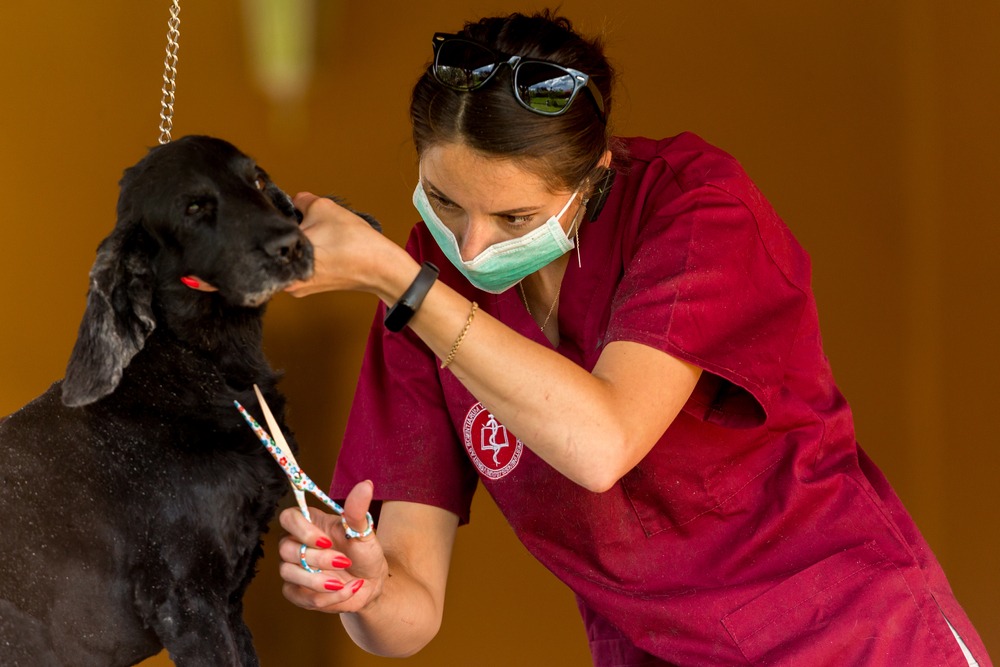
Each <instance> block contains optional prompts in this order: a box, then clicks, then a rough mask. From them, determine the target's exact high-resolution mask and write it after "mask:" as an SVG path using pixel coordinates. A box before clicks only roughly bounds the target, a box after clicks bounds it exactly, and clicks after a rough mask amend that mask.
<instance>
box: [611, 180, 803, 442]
mask: <svg viewBox="0 0 1000 667" xmlns="http://www.w3.org/2000/svg"><path fill="white" fill-rule="evenodd" d="M716 166H717V165H716ZM723 166H724V167H726V168H728V170H729V171H730V172H731V174H730V176H729V177H725V176H724V177H722V178H719V179H717V180H716V181H714V182H711V183H706V182H704V181H702V182H697V179H694V177H693V176H692V175H691V174H690V173H677V172H675V171H674V170H673V169H671V168H670V166H669V165H665V166H662V171H661V176H660V177H659V178H658V179H656V181H655V182H653V183H649V184H646V185H645V187H646V190H645V191H642V190H641V189H640V191H639V192H638V193H637V196H638V197H639V198H640V199H641V200H644V201H645V204H644V205H643V206H642V207H641V209H642V210H641V213H638V214H635V215H633V217H632V219H631V220H630V221H629V223H628V225H627V228H628V229H627V231H626V237H627V238H625V239H624V240H623V248H624V251H623V254H624V255H625V257H624V265H623V274H624V275H623V278H622V280H621V282H620V284H619V286H618V290H617V292H616V294H615V297H614V302H613V305H612V316H611V321H610V324H609V329H608V336H607V339H608V340H609V341H610V340H631V341H635V342H639V343H643V344H646V345H649V346H651V347H655V348H657V349H660V350H663V351H664V352H666V353H667V354H670V355H671V356H674V357H677V358H679V359H682V360H684V361H687V362H688V363H691V364H694V365H696V366H699V367H700V368H702V369H703V370H704V371H706V373H703V375H702V379H701V380H700V381H699V384H698V387H697V388H696V389H695V392H694V394H693V396H692V398H691V400H689V401H688V404H687V405H686V406H685V408H684V409H685V411H686V412H688V413H689V414H692V415H693V416H695V417H697V418H699V419H702V420H705V421H710V422H713V423H716V424H719V425H723V426H730V427H753V426H758V425H760V424H762V423H763V422H764V420H765V419H766V417H767V414H768V411H769V409H770V407H771V405H772V403H773V401H774V398H775V396H776V393H777V392H779V391H780V388H781V386H782V379H783V377H784V367H783V364H784V362H785V360H786V358H787V355H788V354H789V353H790V350H791V347H792V345H793V342H794V339H795V335H796V331H797V330H798V328H799V324H800V320H801V319H802V314H803V311H804V306H805V304H806V301H807V300H806V298H805V294H804V290H803V288H802V287H801V285H802V284H803V281H804V283H805V284H808V259H807V258H806V257H805V253H804V251H802V250H801V248H800V247H799V246H798V244H797V243H796V242H795V241H794V239H793V238H792V237H791V234H790V233H789V232H788V230H787V228H786V227H785V225H784V223H782V222H781V220H780V219H779V218H778V217H777V215H776V214H775V213H774V211H773V209H771V207H770V205H769V204H768V203H767V202H766V201H765V200H764V198H763V196H762V195H761V194H760V193H759V192H758V191H757V190H756V188H755V187H754V186H753V184H752V183H750V182H749V179H748V178H746V177H745V175H743V174H742V171H741V170H738V167H737V168H734V167H733V166H732V165H730V164H724V165H723ZM702 169H703V170H704V167H702ZM691 171H695V170H694V169H691ZM706 171H711V169H707V170H706ZM650 172H651V173H654V172H655V170H653V169H651V170H650ZM693 180H694V181H696V182H694V183H692V181H693Z"/></svg>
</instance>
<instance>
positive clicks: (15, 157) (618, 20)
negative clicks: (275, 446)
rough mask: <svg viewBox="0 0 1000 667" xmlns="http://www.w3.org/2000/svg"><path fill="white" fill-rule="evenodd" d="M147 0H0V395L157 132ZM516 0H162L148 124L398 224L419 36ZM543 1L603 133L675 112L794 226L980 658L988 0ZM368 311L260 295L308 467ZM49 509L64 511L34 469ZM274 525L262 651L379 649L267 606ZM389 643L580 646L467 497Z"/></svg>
mask: <svg viewBox="0 0 1000 667" xmlns="http://www.w3.org/2000/svg"><path fill="white" fill-rule="evenodd" d="M169 6H170V0H142V1H141V2H136V1H135V0H104V1H103V2H99V3H97V2H89V3H84V2H71V1H70V0H51V1H50V2H45V3H21V2H5V3H3V6H2V7H0V22H2V25H4V27H5V31H4V33H5V35H4V38H3V40H0V158H2V159H0V202H3V211H2V213H0V238H2V241H0V248H2V260H0V285H2V288H0V415H2V414H7V413H10V412H13V411H14V410H16V409H17V408H19V407H20V406H21V405H23V404H24V403H26V402H28V401H29V400H31V399H32V398H34V397H35V396H37V395H38V394H40V393H41V392H42V391H44V390H45V389H46V388H47V387H48V386H49V384H50V383H51V382H53V381H54V380H57V379H59V378H60V377H62V374H63V370H64V367H65V363H66V359H67V357H68V355H69V351H70V349H71V347H72V344H73V340H74V338H75V335H76V329H77V325H78V323H79V319H80V316H81V314H82V312H83V306H84V297H85V293H86V288H87V272H88V271H89V268H90V264H91V262H92V261H93V258H94V249H95V248H96V246H97V244H98V242H99V241H100V240H101V239H102V238H103V237H104V236H105V235H106V234H107V233H108V232H109V231H110V229H111V228H112V226H113V224H114V211H115V202H116V199H117V182H118V179H119V177H120V175H121V172H122V170H123V169H124V168H125V167H127V166H129V165H131V164H133V163H134V162H136V161H137V160H138V159H139V158H140V157H142V155H143V154H144V153H145V151H146V150H147V148H149V147H151V146H153V145H155V144H156V142H157V137H158V136H159V130H158V125H159V106H160V105H159V102H160V97H161V93H160V89H161V85H162V78H161V77H162V72H163V60H164V48H165V46H166V28H167V19H168V18H169ZM544 6H545V5H542V4H538V3H530V2H497V1H485V0H483V1H467V2H459V1H455V2H434V3H430V2H421V3H413V2H403V1H402V0H387V1H384V2H360V1H355V2H349V1H347V0H245V1H244V2H242V3H241V2H240V1H239V0H213V1H212V2H191V1H190V0H187V1H182V10H181V13H180V19H181V24H180V33H181V34H180V51H179V57H180V61H179V65H178V70H179V72H178V77H177V100H176V116H175V125H174V131H173V134H174V137H179V136H181V135H183V134H194V133H198V134H214V135H218V136H221V137H223V138H226V139H228V140H230V141H232V142H234V143H235V144H237V145H238V146H240V147H241V148H242V149H243V150H244V151H246V152H248V153H250V154H252V155H253V156H255V157H256V158H257V159H258V161H259V162H260V163H261V165H263V166H264V167H265V168H266V169H267V170H268V171H269V172H270V174H271V175H272V177H273V178H274V180H275V181H276V182H277V183H278V184H279V185H281V186H282V187H284V188H285V189H286V190H288V191H289V192H296V191H299V190H312V191H315V192H319V193H336V194H338V195H340V196H342V197H344V198H345V199H346V200H347V201H348V202H349V203H350V204H351V205H353V206H354V207H355V208H358V209H361V210H364V211H367V212H369V213H371V214H373V215H374V216H376V217H377V218H379V219H380V220H381V221H382V223H383V225H384V227H385V232H386V234H387V235H388V236H390V237H391V238H393V239H395V240H397V241H398V242H400V243H402V242H403V241H404V240H405V238H406V234H407V231H408V229H409V227H410V226H411V225H412V224H413V222H415V221H416V220H417V215H416V213H415V212H414V211H413V210H412V207H411V205H410V194H411V192H412V188H413V184H414V182H415V179H416V163H415V155H414V152H413V150H412V148H411V146H410V142H409V127H408V120H407V106H408V101H409V93H410V88H411V86H412V84H413V82H414V81H415V80H416V78H417V77H418V75H419V74H420V73H421V71H422V69H423V67H424V66H425V63H426V61H427V60H428V57H429V55H430V39H431V35H432V33H433V32H435V31H438V30H442V31H451V30H455V29H458V28H459V27H460V26H461V24H462V22H463V21H464V20H465V19H468V18H475V17H478V16H481V15H487V14H497V13H507V12H510V11H531V10H535V9H539V8H542V7H544ZM560 7H561V10H562V13H564V14H565V15H567V16H569V17H570V18H571V19H572V20H573V21H574V22H575V24H576V26H577V27H578V28H579V29H580V30H581V31H583V32H585V33H587V34H599V35H601V36H602V37H603V39H604V40H605V42H606V46H607V49H608V52H609V54H610V56H611V58H612V59H613V60H614V62H615V64H616V65H617V66H618V68H619V72H620V74H621V77H622V80H621V85H620V87H619V88H618V90H617V91H616V95H615V99H614V106H615V111H614V117H613V123H614V125H615V128H616V131H617V133H618V134H621V135H632V134H643V135H648V136H656V137H663V136H670V135H674V134H677V133H678V132H681V131H685V130H690V131H694V132H696V133H698V134H700V135H701V136H703V137H704V138H706V139H707V140H709V141H710V142H713V143H715V144H716V145H719V146H720V147H722V148H724V149H725V150H727V151H729V152H730V153H732V154H734V155H735V156H736V157H737V158H738V159H739V160H740V161H741V162H742V164H743V165H744V167H745V168H746V169H747V171H748V172H749V174H750V175H751V177H752V178H754V180H755V181H756V182H757V183H758V185H760V187H761V189H762V190H763V191H764V193H765V194H766V195H767V196H768V197H769V199H770V200H771V202H772V203H773V204H774V206H775V208H776V209H777V210H778V212H779V213H780V214H781V215H782V217H783V218H784V219H785V221H786V222H787V223H788V225H789V226H790V227H791V228H792V230H793V231H794V233H795V234H796V235H797V236H798V238H799V240H800V241H801V242H802V244H803V245H804V246H805V247H806V248H807V249H808V250H809V252H810V253H811V255H812V258H813V263H814V285H815V290H816V294H817V298H818V301H819V307H820V315H821V320H822V325H823V331H824V340H825V341H826V350H827V353H828V355H829V357H830V358H831V360H832V363H833V368H834V372H835V373H836V375H837V378H838V382H839V384H840V386H841V389H842V390H843V392H844V393H845V394H846V396H847V398H848V400H849V401H850V402H851V404H852V406H853V408H854V413H855V418H856V422H857V426H858V431H859V437H860V440H861V442H862V445H863V446H864V447H865V449H866V450H867V451H868V452H869V453H870V454H871V455H872V457H873V458H874V459H875V460H876V462H878V464H879V465H880V467H881V468H882V469H883V470H884V471H885V473H886V474H887V476H888V477H889V479H890V481H891V482H892V483H893V485H894V486H895V488H896V489H897V491H898V492H899V494H900V496H901V497H902V498H903V500H904V502H905V503H906V504H907V506H908V508H909V509H910V511H911V513H912V514H913V515H914V517H915V518H916V521H917V523H918V524H919V525H920V526H921V528H922V530H923V531H924V533H925V535H926V537H927V538H928V540H929V541H930V543H931V545H932V547H933V548H934V549H935V551H936V553H937V556H938V557H939V559H940V560H941V562H942V564H943V565H944V568H945V570H946V572H947V573H948V575H949V577H950V580H951V582H952V585H953V587H954V589H955V591H956V594H957V596H958V599H959V601H960V602H962V603H963V604H964V606H965V607H966V609H967V611H968V612H969V615H970V616H971V617H972V620H973V622H974V623H975V624H976V625H977V626H978V629H979V631H980V633H981V634H982V636H983V639H984V640H985V642H986V645H987V647H988V648H990V649H991V650H992V651H993V652H994V653H995V654H996V653H997V652H998V651H1000V615H998V613H997V610H996V601H997V600H998V599H1000V568H998V567H997V563H998V561H1000V531H998V528H1000V525H998V524H1000V509H998V507H1000V505H998V502H997V499H996V492H995V489H996V488H997V484H998V480H997V473H998V471H1000V451H998V447H997V445H998V444H1000V437H998V436H997V432H996V429H995V428H993V425H992V422H991V419H992V417H990V415H991V414H995V413H997V412H998V405H997V402H998V398H1000V391H998V389H997V382H996V378H997V377H998V375H1000V354H998V353H997V349H996V348H997V341H998V340H1000V315H998V312H1000V297H998V287H1000V280H998V278H997V274H996V269H997V266H998V261H997V251H998V246H1000V243H998V241H1000V225H998V223H1000V197H998V196H997V192H998V172H1000V168H998V166H997V155H1000V131H998V129H997V126H996V123H997V119H998V118H1000V50H998V49H1000V47H998V45H1000V5H998V4H997V3H996V2H995V1H994V0H967V1H966V2H961V3H947V6H946V3H940V2H936V1H934V0H886V1H884V2H877V3H872V2H867V1H863V0H841V1H838V2H832V1H828V0H821V1H818V2H808V3H804V2H792V1H791V0H787V1H783V2H778V1H764V2H761V1H760V0H756V1H751V0H727V1H726V2H717V3H704V2H698V1H696V0H636V1H630V2H614V3H609V2H599V1H597V0H564V2H562V3H561V5H560ZM374 307H375V300H374V298H373V297H368V296H366V295H352V294H334V295H319V296H313V297H309V298H307V299H305V300H296V299H292V298H291V297H288V296H287V295H279V296H278V297H277V298H276V299H275V300H274V301H273V302H272V304H271V307H270V310H269V314H268V319H267V326H266V348H267V352H268V355H269V357H270V359H271V360H272V362H273V365H274V366H275V367H277V368H281V369H284V371H285V372H286V378H285V380H284V381H283V384H282V386H283V389H284V391H285V393H286V394H287V395H288V396H289V399H290V404H291V412H290V416H289V420H290V422H291V424H292V426H293V428H294V429H295V431H296V433H297V435H298V438H299V441H300V443H302V445H303V453H302V455H301V457H300V461H301V463H302V465H303V467H304V468H305V469H306V470H308V471H309V473H310V475H311V476H312V477H313V478H314V479H316V480H324V479H329V476H330V474H331V472H332V470H333V465H334V460H335V456H336V452H337V448H338V445H339V441H340V438H341V436H342V433H343V429H344V423H345V419H346V411H347V409H348V406H349V404H350V400H351V397H352V394H353V390H354V384H355V380H356V376H357V372H358V368H359V365H360V359H361V353H362V347H363V344H364V341H365V337H366V331H367V328H368V325H369V323H370V320H371V315H372V311H373V309H374ZM0 465H3V462H2V461H0ZM38 482H39V483H44V480H38ZM52 511H53V512H61V513H65V516H66V520H67V521H72V520H73V508H72V507H62V506H60V504H59V494H58V490H53V496H52ZM279 532H280V530H279V529H278V528H277V527H275V529H274V530H273V531H272V533H271V534H270V535H269V536H268V542H267V557H266V558H265V559H264V560H263V562H262V563H261V572H260V574H259V576H258V578H257V579H256V580H255V582H254V585H253V586H252V587H251V591H250V594H249V598H248V600H247V617H248V620H249V623H250V625H251V628H252V629H253V632H254V635H255V638H256V643H257V646H258V649H259V651H260V654H261V659H262V664H263V665H265V666H267V665H287V664H296V665H298V666H299V667H313V666H320V665H324V666H325V665H345V666H358V667H362V666H368V665H382V664H387V663H388V661H386V660H382V659H378V658H374V657H371V656H368V655H366V654H364V653H363V652H361V651H360V650H359V649H357V648H356V647H354V645H353V644H352V643H351V642H350V641H349V639H348V638H347V637H346V635H345V634H344V632H343V630H342V628H341V626H340V623H339V621H338V620H337V619H336V618H333V617H328V616H324V615H320V614H315V613H307V612H304V611H301V610H298V609H297V608H295V607H293V606H292V605H290V604H289V603H287V602H285V600H284V598H282V597H281V594H280V585H279V580H278V578H277V575H276V572H275V570H276V562H277V557H276V553H275V547H276V538H277V537H278V533H279ZM0 539H2V536H0ZM67 548H72V545H67ZM0 567H2V564H0ZM293 660H294V662H293ZM145 664H147V665H169V664H170V662H169V660H168V659H167V658H166V657H165V656H159V657H157V658H154V659H151V660H149V661H147V663H145ZM405 664H412V665H444V664H447V665H477V666H479V667H483V666H486V667H490V666H493V665H497V666H500V665H511V664H518V665H522V666H524V667H536V666H538V667H540V666H544V665H587V664H590V661H589V656H588V653H587V648H586V641H585V636H584V632H583V628H582V624H581V622H580V621H579V619H578V617H577V614H576V609H575V604H574V601H573V598H572V596H571V595H570V593H569V592H568V591H566V590H564V589H563V587H562V585H561V584H559V583H558V582H557V581H556V580H555V579H554V578H553V577H551V576H550V575H548V574H547V573H546V572H545V571H543V570H542V568H541V567H540V566H539V565H537V564H536V563H535V562H534V561H533V560H532V559H531V558H530V557H529V556H528V555H527V554H526V552H525V551H524V550H523V548H522V547H521V546H520V545H519V544H518V543H517V541H516V539H515V538H514V536H513V533H512V532H511V531H510V529H509V528H508V527H507V525H506V523H505V522H504V520H503V518H502V517H501V516H500V515H499V513H498V512H497V510H496V509H495V507H494V506H493V505H492V503H491V501H490V500H489V498H488V497H487V495H486V494H485V493H481V494H479V495H478V496H477V499H476V503H475V506H474V508H473V519H472V524H471V525H470V526H468V527H465V528H463V529H462V530H461V531H460V532H459V541H458V544H457V547H456V554H455V560H454V565H453V569H452V574H451V582H450V586H449V600H448V605H447V609H446V613H445V619H444V627H443V629H442V631H441V633H440V635H439V636H438V638H437V639H435V640H434V642H432V644H431V645H430V646H429V647H427V649H425V650H424V651H423V652H422V653H421V654H419V655H418V656H417V657H414V658H412V659H410V660H408V661H407V662H406V663H405Z"/></svg>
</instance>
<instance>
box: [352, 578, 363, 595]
mask: <svg viewBox="0 0 1000 667" xmlns="http://www.w3.org/2000/svg"><path fill="white" fill-rule="evenodd" d="M364 585H365V580H364V579H358V580H357V581H355V582H354V583H353V584H351V593H352V594H354V593H357V592H358V591H360V590H361V587H362V586H364Z"/></svg>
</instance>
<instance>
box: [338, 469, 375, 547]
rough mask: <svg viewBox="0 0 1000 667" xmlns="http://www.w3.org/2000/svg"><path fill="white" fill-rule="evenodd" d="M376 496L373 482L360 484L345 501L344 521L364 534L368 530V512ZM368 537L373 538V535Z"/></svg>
mask: <svg viewBox="0 0 1000 667" xmlns="http://www.w3.org/2000/svg"><path fill="white" fill-rule="evenodd" d="M374 495H375V485H374V483H372V481H371V480H365V481H363V482H358V483H357V484H355V485H354V488H353V489H351V491H350V493H348V494H347V498H346V499H345V500H344V521H345V522H346V523H347V525H348V526H349V527H350V528H351V529H352V530H354V531H356V532H358V533H362V532H364V531H365V530H367V529H368V527H369V526H368V511H369V507H370V506H371V502H372V497H373V496H374ZM373 527H374V526H373ZM367 537H368V538H371V537H373V535H369V536H367ZM357 539H365V538H357Z"/></svg>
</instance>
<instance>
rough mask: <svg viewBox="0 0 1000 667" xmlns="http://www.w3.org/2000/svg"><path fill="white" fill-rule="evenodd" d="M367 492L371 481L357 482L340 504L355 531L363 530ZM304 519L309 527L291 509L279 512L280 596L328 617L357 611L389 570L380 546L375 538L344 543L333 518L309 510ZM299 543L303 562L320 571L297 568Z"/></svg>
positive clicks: (378, 591)
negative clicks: (281, 531) (281, 530)
mask: <svg viewBox="0 0 1000 667" xmlns="http://www.w3.org/2000/svg"><path fill="white" fill-rule="evenodd" d="M373 491H374V487H373V485H372V483H371V482H360V483H359V484H357V485H356V486H355V487H354V488H353V489H352V490H351V492H350V493H349V494H348V496H347V499H346V500H345V501H344V517H345V518H346V520H347V523H348V525H349V526H350V527H351V528H352V529H354V530H356V531H358V532H361V531H363V530H364V529H365V527H366V522H367V519H366V517H365V514H366V512H368V507H369V505H370V504H371V500H372V494H373ZM310 515H311V517H312V520H313V523H309V522H308V521H306V519H305V517H304V516H302V512H301V511H300V510H299V509H298V508H297V507H291V508H288V509H286V510H284V511H283V512H282V513H281V517H280V520H281V526H282V528H284V529H285V530H286V531H288V535H287V536H286V537H284V538H282V540H281V543H280V546H279V550H278V553H279V554H280V556H281V559H282V561H283V562H282V564H281V566H280V568H279V572H280V574H281V578H282V579H283V580H284V582H285V583H284V586H283V589H282V592H283V593H284V595H285V597H286V598H287V599H288V600H289V601H290V602H292V604H295V605H297V606H299V607H302V608H303V609H310V610H318V611H325V612H328V613H334V614H339V613H343V612H356V611H360V610H361V609H363V608H365V607H366V606H367V605H368V604H369V603H371V602H372V601H373V600H375V599H376V598H378V597H379V595H380V594H381V592H382V588H383V586H384V584H385V579H386V576H387V574H388V571H389V568H388V563H387V562H386V558H385V553H384V552H383V550H382V545H381V544H380V543H379V540H378V538H377V537H376V536H375V534H372V535H369V536H367V537H357V538H353V539H348V538H347V536H346V534H345V532H344V526H343V524H342V522H341V518H340V517H339V516H337V515H335V514H330V513H327V512H323V511H320V510H316V509H312V508H310ZM303 544H305V545H306V547H307V548H306V552H305V560H306V563H307V564H308V565H309V567H311V568H312V569H314V570H320V572H309V571H307V570H306V569H305V568H303V567H302V564H301V562H300V558H301V554H300V549H301V546H302V545H303Z"/></svg>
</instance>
